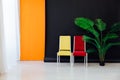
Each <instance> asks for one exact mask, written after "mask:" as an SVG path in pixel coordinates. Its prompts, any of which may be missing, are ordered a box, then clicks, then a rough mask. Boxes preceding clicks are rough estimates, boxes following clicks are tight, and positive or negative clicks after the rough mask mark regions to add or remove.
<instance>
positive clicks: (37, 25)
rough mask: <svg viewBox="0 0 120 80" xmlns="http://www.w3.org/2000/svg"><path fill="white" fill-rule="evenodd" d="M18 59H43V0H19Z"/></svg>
mask: <svg viewBox="0 0 120 80" xmlns="http://www.w3.org/2000/svg"><path fill="white" fill-rule="evenodd" d="M20 37H21V38H20V39H21V40H20V42H21V43H20V45H21V55H20V60H43V59H44V47H45V0H20Z"/></svg>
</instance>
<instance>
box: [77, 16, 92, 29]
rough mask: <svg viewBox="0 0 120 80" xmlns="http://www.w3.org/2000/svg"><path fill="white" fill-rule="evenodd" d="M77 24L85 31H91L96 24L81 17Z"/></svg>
mask: <svg viewBox="0 0 120 80" xmlns="http://www.w3.org/2000/svg"><path fill="white" fill-rule="evenodd" d="M75 24H76V25H77V26H80V27H81V28H83V29H85V30H89V28H91V27H92V26H93V25H94V22H93V21H92V20H90V19H88V18H83V17H79V18H76V19H75Z"/></svg>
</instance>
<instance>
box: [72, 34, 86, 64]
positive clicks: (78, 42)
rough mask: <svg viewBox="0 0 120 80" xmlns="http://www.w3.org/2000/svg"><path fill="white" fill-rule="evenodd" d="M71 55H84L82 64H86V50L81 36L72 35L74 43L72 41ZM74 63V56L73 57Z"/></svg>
mask: <svg viewBox="0 0 120 80" xmlns="http://www.w3.org/2000/svg"><path fill="white" fill-rule="evenodd" d="M73 44H74V45H73V56H82V57H84V64H85V63H86V66H87V60H88V59H87V58H88V55H87V52H86V42H85V41H84V40H83V36H74V43H73ZM73 63H74V57H73Z"/></svg>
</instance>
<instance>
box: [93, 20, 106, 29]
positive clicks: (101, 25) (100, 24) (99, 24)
mask: <svg viewBox="0 0 120 80" xmlns="http://www.w3.org/2000/svg"><path fill="white" fill-rule="evenodd" d="M95 25H96V26H97V28H98V30H99V31H104V30H105V29H106V23H104V22H103V21H102V19H96V24H95Z"/></svg>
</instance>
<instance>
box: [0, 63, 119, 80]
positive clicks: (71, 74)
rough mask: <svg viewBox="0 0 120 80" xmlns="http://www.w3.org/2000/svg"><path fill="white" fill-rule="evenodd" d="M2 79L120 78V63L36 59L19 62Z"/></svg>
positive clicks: (62, 79) (98, 79)
mask: <svg viewBox="0 0 120 80" xmlns="http://www.w3.org/2000/svg"><path fill="white" fill-rule="evenodd" d="M0 80H120V63H106V65H105V66H99V64H98V63H89V64H88V67H87V68H85V67H84V65H83V63H75V65H74V66H73V67H70V64H69V63H61V64H59V66H58V67H57V64H56V63H44V62H39V61H37V62H34V61H28V62H27V61H24V62H19V63H18V65H17V66H15V67H14V68H13V69H12V70H11V71H9V72H8V73H6V74H3V75H2V76H0Z"/></svg>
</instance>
